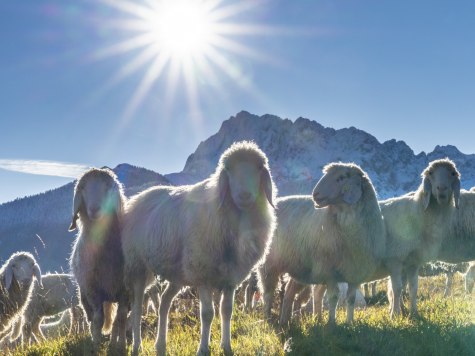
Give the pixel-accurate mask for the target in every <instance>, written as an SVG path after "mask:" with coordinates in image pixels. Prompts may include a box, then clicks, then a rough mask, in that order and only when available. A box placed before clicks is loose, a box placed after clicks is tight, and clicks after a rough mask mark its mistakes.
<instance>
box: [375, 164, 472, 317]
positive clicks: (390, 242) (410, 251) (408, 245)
mask: <svg viewBox="0 0 475 356" xmlns="http://www.w3.org/2000/svg"><path fill="white" fill-rule="evenodd" d="M421 178H422V183H421V185H420V186H419V188H418V189H417V191H416V192H413V193H409V194H406V195H404V196H402V197H397V198H392V199H387V200H384V201H381V202H380V206H381V212H382V214H383V216H384V222H385V226H386V238H387V247H386V256H385V259H384V265H385V267H386V268H387V269H388V272H389V273H388V274H390V276H391V283H390V286H391V288H388V297H389V299H390V304H391V315H394V314H400V312H401V304H400V302H401V292H402V287H403V281H402V275H403V274H406V275H407V280H408V282H409V297H410V301H411V306H410V312H411V314H412V315H417V288H418V271H419V267H420V266H421V265H422V264H423V263H426V262H429V261H431V260H434V259H437V256H438V253H439V251H441V250H442V249H443V247H441V246H442V243H443V240H444V238H445V237H446V236H447V234H448V233H449V226H450V225H451V221H452V219H453V217H454V214H455V213H458V212H462V211H465V210H466V209H462V208H460V209H458V208H459V200H460V173H459V172H458V171H457V168H456V166H455V163H454V162H452V161H451V160H449V159H440V160H435V161H432V162H430V163H429V165H428V167H427V168H426V169H425V170H424V171H423V172H422V174H421ZM380 272H382V273H379V274H378V275H377V276H375V278H374V279H378V278H381V277H383V276H384V274H385V273H384V270H382V271H380Z"/></svg>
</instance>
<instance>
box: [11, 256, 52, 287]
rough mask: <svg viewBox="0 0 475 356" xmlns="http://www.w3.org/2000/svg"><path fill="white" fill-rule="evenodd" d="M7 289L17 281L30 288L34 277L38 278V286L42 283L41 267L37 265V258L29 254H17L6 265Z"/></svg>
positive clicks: (21, 285)
mask: <svg viewBox="0 0 475 356" xmlns="http://www.w3.org/2000/svg"><path fill="white" fill-rule="evenodd" d="M4 275H5V288H6V289H9V288H10V286H11V284H12V282H13V281H14V280H16V281H17V282H18V284H19V285H20V288H22V287H23V286H29V285H30V284H31V282H32V279H33V277H35V278H36V280H37V281H38V284H39V285H40V286H41V287H42V286H43V285H42V283H41V270H40V266H38V264H37V263H36V260H35V258H34V257H33V256H32V255H31V254H30V253H27V252H17V253H15V254H13V255H12V256H11V257H10V258H9V259H8V261H7V262H6V264H5V272H4Z"/></svg>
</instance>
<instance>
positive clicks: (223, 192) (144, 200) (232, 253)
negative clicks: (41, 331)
mask: <svg viewBox="0 0 475 356" xmlns="http://www.w3.org/2000/svg"><path fill="white" fill-rule="evenodd" d="M275 194H276V189H275V186H274V183H273V181H272V178H271V174H270V169H269V165H268V161H267V157H266V155H265V154H264V152H262V151H261V150H260V149H259V147H258V146H257V145H256V144H254V143H252V142H247V141H242V142H238V143H234V144H233V145H231V147H229V148H228V149H227V150H226V151H225V152H224V153H223V154H222V155H221V157H220V159H219V163H218V166H217V168H216V171H215V172H214V174H212V175H211V176H210V177H209V178H207V179H205V180H204V181H201V182H199V183H197V184H195V185H191V186H181V187H162V186H158V187H153V188H150V189H148V190H146V191H144V192H142V193H140V194H138V195H136V196H134V197H133V198H131V199H130V201H129V204H128V206H127V209H126V214H125V224H124V229H123V250H124V256H125V278H126V285H127V286H128V287H130V293H131V301H132V320H133V321H132V323H133V354H135V355H136V354H137V353H138V351H139V347H140V345H141V335H140V317H141V311H142V298H143V291H144V289H145V286H146V285H147V284H149V283H150V281H152V279H153V276H154V275H160V276H161V277H162V278H163V279H165V280H168V281H169V284H168V287H167V289H166V290H165V291H164V293H163V295H162V300H161V304H160V308H159V329H158V336H157V340H156V343H155V347H156V351H157V354H161V355H163V354H165V349H166V337H167V324H168V311H169V308H170V303H171V302H172V300H173V298H174V296H175V295H176V294H177V293H178V291H179V290H180V289H181V288H182V287H183V286H185V285H190V286H195V287H197V289H198V291H199V298H200V313H201V340H200V345H199V348H198V354H200V355H209V352H210V351H209V339H210V327H211V322H212V320H213V316H214V310H213V302H212V291H213V289H218V290H221V291H222V298H221V305H220V314H221V325H222V326H221V347H222V348H223V350H224V352H225V353H226V354H230V353H231V342H230V340H231V316H232V306H233V298H234V290H235V288H236V286H237V285H239V283H241V282H242V280H243V279H244V278H245V277H246V276H247V275H248V274H249V272H250V271H251V269H252V268H253V267H254V266H255V265H256V263H258V262H259V261H260V260H262V258H263V257H264V255H265V253H266V249H267V248H268V244H269V242H270V239H271V237H272V233H273V230H274V228H275V214H274V205H273V201H274V195H275Z"/></svg>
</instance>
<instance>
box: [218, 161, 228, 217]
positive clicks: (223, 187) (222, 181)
mask: <svg viewBox="0 0 475 356" xmlns="http://www.w3.org/2000/svg"><path fill="white" fill-rule="evenodd" d="M228 190H229V178H228V173H227V171H226V169H225V168H224V169H222V170H221V173H220V175H219V179H218V192H219V208H221V207H222V206H223V204H224V201H225V200H226V195H227V194H228Z"/></svg>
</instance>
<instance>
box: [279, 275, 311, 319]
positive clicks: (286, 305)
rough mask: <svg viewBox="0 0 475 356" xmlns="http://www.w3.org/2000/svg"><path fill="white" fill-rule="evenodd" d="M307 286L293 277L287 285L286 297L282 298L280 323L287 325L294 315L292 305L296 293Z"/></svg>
mask: <svg viewBox="0 0 475 356" xmlns="http://www.w3.org/2000/svg"><path fill="white" fill-rule="evenodd" d="M304 288H305V284H302V283H299V282H297V281H296V280H295V279H293V278H291V279H290V280H289V283H287V286H286V287H285V294H284V299H283V300H282V307H281V311H280V325H282V326H284V325H287V324H288V323H289V321H290V318H291V316H292V306H293V303H294V299H295V295H296V294H297V293H298V292H300V291H301V290H303V289H304Z"/></svg>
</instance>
